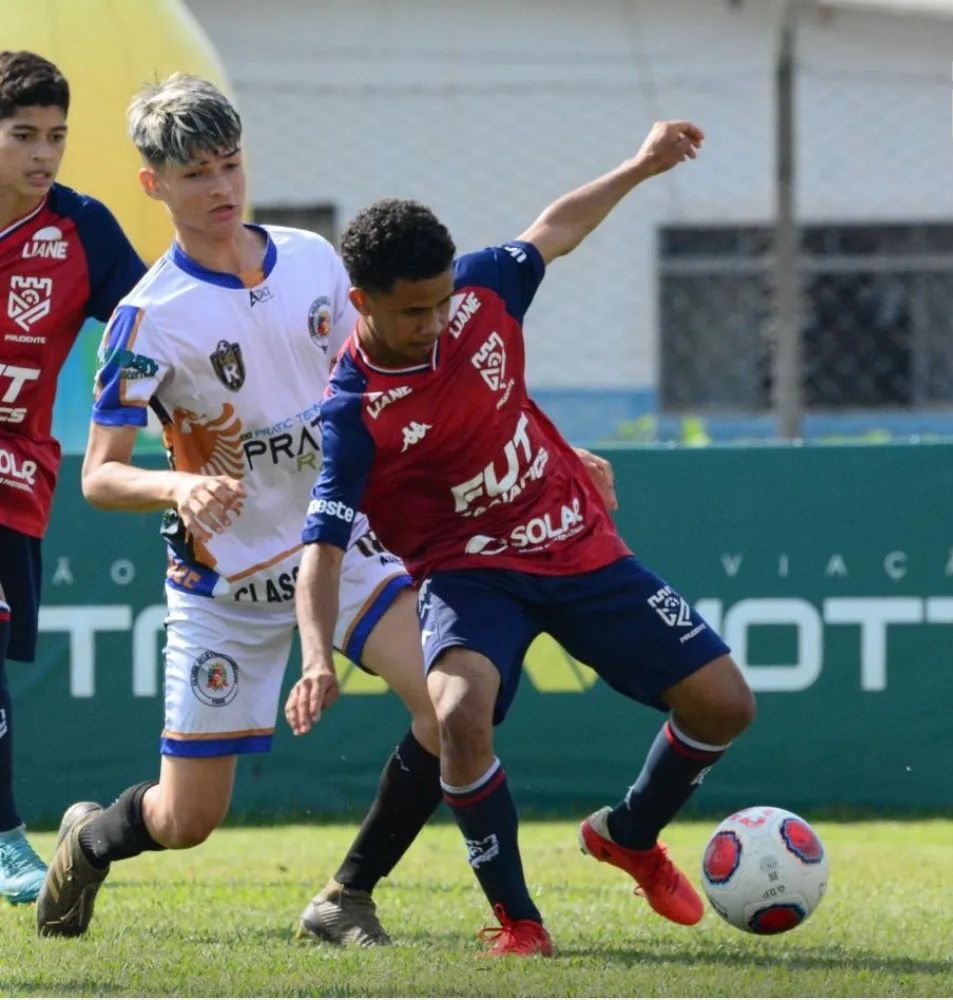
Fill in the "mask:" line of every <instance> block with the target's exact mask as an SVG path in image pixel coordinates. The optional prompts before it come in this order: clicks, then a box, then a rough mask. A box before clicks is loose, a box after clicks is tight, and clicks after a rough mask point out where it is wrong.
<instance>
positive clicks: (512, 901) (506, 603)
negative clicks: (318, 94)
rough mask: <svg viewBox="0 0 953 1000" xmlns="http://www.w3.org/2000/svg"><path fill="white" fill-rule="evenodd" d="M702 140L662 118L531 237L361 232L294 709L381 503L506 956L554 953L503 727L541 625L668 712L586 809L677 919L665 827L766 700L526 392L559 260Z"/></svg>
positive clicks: (684, 125)
mask: <svg viewBox="0 0 953 1000" xmlns="http://www.w3.org/2000/svg"><path fill="white" fill-rule="evenodd" d="M701 142H702V133H701V132H700V131H699V130H698V129H697V128H696V127H695V126H694V125H692V124H691V123H689V122H685V121H672V122H660V123H657V124H656V125H655V126H653V128H652V130H651V131H650V132H649V134H648V136H647V137H646V139H645V141H644V143H643V144H642V147H641V148H640V150H639V152H638V153H637V154H636V156H634V157H633V158H632V159H630V160H627V161H625V162H624V163H623V164H622V165H620V166H619V167H618V168H617V169H615V170H613V171H611V172H609V173H607V174H605V175H603V176H602V177H599V178H597V179H595V180H593V181H592V182H590V183H589V184H586V185H584V186H583V187H581V188H578V189H577V190H574V191H571V192H570V193H568V194H566V195H564V196H563V197H561V198H559V199H558V200H557V201H555V202H554V203H553V204H552V205H550V206H549V207H548V208H547V209H546V210H545V211H544V212H543V213H542V215H541V216H540V217H539V218H538V219H537V220H536V221H535V222H534V223H533V224H532V225H531V226H530V227H529V229H528V230H526V232H524V233H523V235H522V236H521V237H520V238H519V239H518V240H515V241H513V242H512V243H509V244H506V245H504V246H498V247H492V248H490V249H487V250H483V251H480V252H477V253H472V254H468V255H466V256H463V257H460V258H459V259H457V260H456V261H454V260H453V256H454V252H455V249H454V245H453V242H452V240H451V238H450V235H449V233H448V232H447V230H446V229H445V228H444V227H443V226H442V225H441V224H440V223H439V221H438V220H437V219H436V218H435V217H434V216H433V214H432V213H431V212H430V211H429V210H428V209H426V208H425V207H423V206H422V205H419V204H417V203H415V202H407V201H394V200H390V201H384V202H378V203H376V204H375V205H372V206H371V207H370V208H369V209H366V210H365V211H364V212H362V213H360V214H359V215H358V216H357V218H356V219H355V220H354V221H353V222H352V223H351V224H350V225H349V227H348V229H347V230H346V232H345V234H344V237H343V240H342V256H343V258H344V262H345V265H346V267H347V269H348V272H349V275H350V278H351V282H352V285H353V286H354V287H352V289H351V301H352V302H353V303H354V305H355V307H356V308H357V310H358V312H359V313H360V319H359V321H358V324H357V328H356V330H355V332H354V334H352V336H351V338H350V339H349V341H348V342H347V343H346V345H345V347H344V348H343V349H342V352H341V355H340V357H339V360H338V363H337V366H336V368H335V371H334V374H333V376H332V378H331V382H330V384H329V388H328V393H327V395H326V398H325V401H324V404H323V406H322V419H323V441H324V456H325V457H324V466H323V469H322V471H321V474H320V476H319V478H318V482H317V484H316V486H315V488H314V491H313V500H312V502H311V505H310V508H309V515H308V518H307V521H306V524H305V528H304V532H303V539H304V541H305V542H306V543H310V544H308V545H307V546H306V552H305V555H304V557H303V559H302V563H301V570H300V575H299V577H298V588H297V600H298V621H299V628H300V631H301V636H302V652H303V663H302V678H301V680H300V681H299V682H298V684H297V685H296V686H295V688H294V689H293V690H292V693H291V696H290V698H289V701H288V705H287V707H286V714H287V717H288V720H289V722H290V724H291V726H292V729H294V730H295V731H296V732H297V731H299V730H300V729H302V728H307V726H308V724H309V722H310V720H311V719H312V718H313V716H314V714H315V713H316V712H318V711H319V710H320V707H321V706H320V704H319V700H320V699H319V696H318V694H317V692H318V691H319V684H318V681H319V679H320V677H321V676H322V674H324V673H326V672H327V671H328V670H329V669H331V636H332V633H333V626H334V620H335V617H336V615H337V590H338V576H339V572H340V566H341V561H342V556H343V551H344V549H345V547H346V546H347V541H348V537H349V530H350V524H351V520H352V519H353V517H354V514H355V511H357V510H362V511H364V512H365V513H366V514H367V516H368V517H369V519H370V522H371V524H373V525H374V528H375V531H376V532H377V534H378V536H379V538H380V539H381V541H382V543H383V544H384V545H385V546H387V547H388V548H389V549H390V550H391V551H393V552H395V553H397V554H398V555H399V556H401V557H402V558H403V560H404V561H405V564H406V566H407V569H408V570H409V571H410V572H411V574H412V575H413V577H414V579H415V581H416V582H417V583H418V584H420V586H421V590H420V596H419V601H418V614H419V618H420V625H421V630H422V635H423V646H424V658H425V664H426V669H427V671H428V675H427V684H428V690H429V693H430V696H431V700H432V701H433V704H434V707H435V709H436V713H437V717H438V721H439V724H440V739H441V760H440V765H441V784H442V787H443V792H444V799H445V801H446V802H447V803H448V804H449V806H450V808H451V809H452V811H453V813H454V816H455V819H456V821H457V824H458V825H459V827H460V829H461V831H462V832H463V835H464V838H465V841H466V846H467V851H468V856H469V862H470V865H471V866H472V867H473V869H474V871H475V873H476V876H477V878H478V880H479V882H480V884H481V886H482V888H483V890H484V892H485V894H486V896H487V898H488V900H489V901H490V904H491V906H492V907H493V910H494V912H495V914H496V916H497V918H498V920H499V921H500V925H501V926H500V928H499V930H498V932H496V933H495V934H494V941H495V944H494V946H493V947H492V949H491V954H496V955H501V954H518V955H530V954H542V955H551V954H552V953H553V945H552V941H551V939H550V937H549V933H548V931H547V930H546V929H545V928H544V927H543V924H542V918H541V916H540V913H539V910H538V909H537V908H536V906H535V904H534V903H533V901H532V899H531V898H530V894H529V891H528V889H527V886H526V881H525V878H524V876H523V869H522V862H521V860H520V855H519V849H518V846H517V816H516V809H515V807H514V804H513V800H512V798H511V796H510V792H509V789H508V786H507V781H506V775H505V772H504V770H503V768H502V766H501V764H500V761H499V759H498V758H497V757H496V755H495V754H494V750H493V736H492V731H493V725H494V724H496V723H499V722H501V721H502V720H503V718H504V716H505V715H506V712H507V709H508V708H509V705H510V704H511V702H512V699H513V697H514V695H515V693H516V687H517V684H518V681H519V677H520V672H521V668H522V663H523V657H524V654H525V653H526V651H527V649H528V648H529V645H530V643H531V642H532V641H533V639H534V638H535V637H536V636H537V635H539V634H540V633H541V632H547V633H549V634H550V635H552V636H553V637H554V638H555V639H556V640H557V641H559V642H560V643H561V644H562V645H563V646H564V648H565V649H566V650H567V651H568V652H569V653H570V654H572V655H573V656H574V657H576V658H577V659H578V660H580V661H582V662H584V663H587V664H589V665H590V666H591V667H592V668H593V669H595V670H596V671H597V673H598V674H599V675H600V677H602V679H603V680H604V681H605V682H606V683H607V684H609V685H610V686H611V687H612V688H614V689H615V690H617V691H619V692H620V693H622V694H624V695H626V696H627V697H629V698H632V699H634V700H636V701H639V702H642V703H644V704H646V705H650V706H653V707H655V708H658V709H661V710H663V711H667V712H669V713H670V714H669V717H668V719H667V721H666V722H665V723H664V724H663V726H662V727H661V729H660V731H659V734H658V736H657V737H656V739H655V741H654V743H653V744H652V746H651V748H650V749H649V752H648V756H647V758H646V760H645V763H644V766H643V769H642V771H641V773H640V774H639V775H638V776H637V777H636V780H635V782H634V784H633V785H632V786H631V787H630V788H629V790H628V791H627V792H626V794H625V795H624V796H623V797H622V798H621V799H620V801H619V802H618V803H617V804H616V805H615V806H614V807H608V806H607V807H605V808H603V809H600V810H598V811H597V812H596V813H594V814H593V815H592V816H590V817H589V818H588V819H586V820H585V821H584V822H583V823H582V825H581V827H580V842H581V846H582V847H583V850H585V851H586V852H587V853H589V854H591V855H593V856H594V857H595V858H597V859H598V860H600V861H605V862H608V863H609V864H612V865H615V866H616V867H619V868H621V869H623V870H624V871H626V872H627V873H629V874H630V875H631V876H632V877H634V878H635V880H636V882H637V883H638V886H639V887H640V889H641V891H642V892H643V893H644V895H645V896H646V897H647V899H648V901H649V903H650V905H651V906H652V907H653V909H655V910H656V911H657V912H659V913H660V914H662V915H663V916H665V917H667V918H668V919H670V920H673V921H675V922H677V923H681V924H694V923H697V922H698V921H699V920H700V919H701V917H702V913H703V906H702V902H701V899H700V897H699V896H698V893H697V892H696V891H695V889H694V888H693V887H692V885H691V884H690V882H689V881H688V879H687V878H686V877H685V876H684V875H683V874H682V873H681V872H680V871H679V870H678V868H676V866H675V865H674V864H673V862H672V861H671V859H670V858H669V856H668V853H667V851H666V849H665V847H664V845H663V844H661V843H660V842H659V840H658V836H659V833H660V831H661V830H662V828H663V827H664V826H665V825H666V824H667V823H668V822H669V821H670V820H671V819H672V818H673V816H674V815H675V814H676V813H677V812H678V810H679V809H680V808H681V806H682V805H683V804H684V803H685V801H686V800H687V799H688V797H689V796H690V795H691V793H692V791H693V790H694V789H695V787H696V786H697V785H698V784H699V783H700V782H701V780H702V778H703V777H704V775H705V774H706V773H707V772H708V770H709V769H710V768H711V767H712V765H713V764H715V762H716V761H717V760H718V759H719V758H720V757H721V755H722V754H723V753H724V751H725V750H726V749H727V746H728V744H729V743H730V742H731V740H733V739H734V738H735V737H736V736H737V735H738V734H739V733H741V732H742V731H743V730H744V729H745V728H746V726H747V725H748V724H749V723H750V721H751V719H752V717H753V714H754V699H753V697H752V694H751V692H750V690H749V688H748V686H747V684H746V683H745V681H744V678H743V677H742V675H741V672H740V671H739V669H738V667H737V666H736V665H735V663H734V661H733V660H732V658H731V656H730V654H729V650H728V648H727V646H726V645H725V644H724V642H723V641H722V640H721V639H720V638H719V636H718V635H716V634H715V632H714V630H713V629H712V628H711V627H710V626H709V625H708V624H707V623H706V622H705V621H704V620H703V619H702V618H701V617H700V616H699V615H698V614H697V612H695V611H694V610H693V609H692V608H691V607H690V606H689V605H688V604H687V603H686V601H685V600H684V599H683V598H681V597H680V596H679V594H678V593H677V592H676V591H675V590H674V589H673V588H672V587H671V586H670V585H669V584H667V583H666V582H665V581H664V580H662V579H660V578H659V577H657V576H656V575H655V574H654V573H652V572H651V571H650V570H649V569H647V568H646V567H645V566H643V565H642V564H640V563H639V562H638V561H637V560H636V559H635V557H634V556H633V555H632V553H631V552H630V551H629V548H628V546H627V545H626V544H625V542H624V541H623V540H622V538H621V537H620V536H619V534H618V533H617V531H616V529H615V527H614V525H613V523H612V519H611V517H610V516H609V513H608V510H607V508H606V505H605V503H604V502H603V500H602V499H601V497H600V496H599V494H598V493H597V491H596V490H595V489H594V488H593V485H592V483H591V481H590V480H589V477H588V476H587V475H586V474H585V471H584V469H583V467H582V465H581V463H580V461H579V459H578V457H577V456H576V455H575V453H574V452H573V450H572V449H571V448H570V447H569V445H568V444H567V443H566V442H565V441H564V440H563V438H562V437H561V436H560V434H559V433H558V431H557V430H556V428H555V427H554V426H553V424H552V423H551V422H550V421H549V420H548V419H547V418H546V416H545V414H543V413H542V412H541V411H540V410H539V409H538V407H537V406H536V405H535V404H534V403H533V401H532V400H531V399H530V398H529V396H528V394H527V388H526V382H525V376H524V345H523V333H522V323H523V317H524V315H525V313H526V311H527V309H528V308H529V305H530V303H531V301H532V299H533V296H534V294H535V292H536V289H537V287H538V285H539V283H540V281H541V280H542V278H543V274H544V271H545V269H546V266H547V265H548V264H549V263H550V262H551V261H552V260H554V259H555V258H557V257H559V256H561V255H563V254H566V253H569V252H570V251H571V250H573V249H574V248H575V247H576V246H577V245H578V244H579V243H580V242H581V240H582V239H583V238H584V237H585V236H586V235H587V234H588V233H589V232H591V231H592V230H593V229H594V228H595V227H596V226H597V225H599V223H600V222H601V221H602V220H603V219H604V218H605V216H606V215H607V214H608V213H609V212H610V211H611V210H612V208H613V207H614V206H615V205H616V204H617V203H618V202H619V201H620V200H621V199H622V198H623V197H624V196H625V195H626V194H628V193H629V192H630V191H631V190H632V189H633V188H634V187H635V186H636V185H637V184H639V183H640V182H641V181H643V180H645V179H647V178H649V177H652V176H653V175H655V174H659V173H662V172H663V171H665V170H668V169H670V168H672V167H674V166H675V165H676V164H678V163H680V162H682V161H683V160H685V159H689V158H694V156H695V153H696V150H697V149H698V147H699V146H700V145H701ZM587 738H589V739H592V738H596V737H595V734H590V735H589V736H588V737H587Z"/></svg>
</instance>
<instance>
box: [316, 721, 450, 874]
mask: <svg viewBox="0 0 953 1000" xmlns="http://www.w3.org/2000/svg"><path fill="white" fill-rule="evenodd" d="M442 797H443V792H442V790H441V788H440V759H439V758H438V757H435V756H434V755H433V754H432V753H429V752H428V751H427V750H425V749H424V748H423V747H422V746H421V745H420V744H419V743H418V742H417V739H416V737H415V736H414V734H413V733H412V732H408V733H407V735H406V736H405V737H404V738H403V739H402V740H401V741H400V743H399V744H398V745H397V748H396V749H395V750H394V752H393V754H391V757H390V760H388V761H387V763H386V764H385V765H384V770H383V771H382V772H381V779H380V783H379V784H378V786H377V797H376V798H375V799H374V802H373V803H372V805H371V808H370V809H369V810H368V812H367V815H366V816H365V817H364V822H363V823H362V824H361V828H360V830H358V832H357V836H356V837H355V838H354V842H353V843H352V844H351V847H350V849H349V850H348V852H347V855H346V856H345V858H344V861H343V862H342V863H341V867H340V868H339V869H338V871H337V874H336V875H335V876H334V878H335V879H336V880H337V881H338V882H340V883H341V885H346V886H347V887H348V888H349V889H363V890H364V891H365V892H373V890H374V886H375V885H377V883H378V881H379V880H380V879H382V878H383V877H384V876H385V875H389V874H390V872H391V870H392V869H393V867H394V865H396V864H397V862H398V861H400V859H401V858H402V857H403V856H404V854H405V853H406V851H407V848H408V847H410V845H411V844H412V843H413V842H414V838H415V837H416V836H417V834H418V833H420V831H421V830H422V829H423V827H424V824H425V823H426V822H427V820H428V819H430V817H431V816H432V815H433V812H434V810H435V809H436V808H437V806H438V805H440V800H441V798H442Z"/></svg>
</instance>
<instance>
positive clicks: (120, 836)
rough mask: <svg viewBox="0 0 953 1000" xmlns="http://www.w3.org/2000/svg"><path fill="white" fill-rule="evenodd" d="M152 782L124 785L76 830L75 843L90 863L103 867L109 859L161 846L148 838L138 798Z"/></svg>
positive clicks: (121, 858)
mask: <svg viewBox="0 0 953 1000" xmlns="http://www.w3.org/2000/svg"><path fill="white" fill-rule="evenodd" d="M154 784H155V782H154V781H143V782H140V783H139V784H138V785H133V786H132V787H131V788H127V789H126V790H125V791H124V792H123V793H122V794H121V795H120V796H119V798H117V799H116V801H115V802H114V803H113V804H112V805H111V806H110V807H109V808H108V809H104V810H103V811H102V812H101V813H99V815H98V816H94V817H93V818H92V819H91V820H90V821H89V822H88V823H87V824H86V826H84V827H83V829H82V830H80V832H79V846H80V847H81V848H82V850H83V854H85V855H86V859H87V860H88V861H89V863H90V864H91V865H94V866H95V867H96V868H107V867H109V865H110V863H111V862H113V861H122V860H123V859H124V858H134V857H135V856H136V855H137V854H142V852H143V851H164V850H165V848H164V847H163V846H162V845H161V844H157V843H156V842H155V841H154V840H153V839H152V835H151V834H150V833H149V831H148V830H147V829H146V824H145V820H143V818H142V798H143V796H144V795H145V794H146V792H147V791H148V790H149V789H150V788H151V787H152V786H153V785H154Z"/></svg>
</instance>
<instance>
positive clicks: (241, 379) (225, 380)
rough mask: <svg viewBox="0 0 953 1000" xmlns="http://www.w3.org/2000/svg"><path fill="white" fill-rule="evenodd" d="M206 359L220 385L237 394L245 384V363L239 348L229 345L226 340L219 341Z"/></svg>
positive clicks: (235, 345) (236, 345)
mask: <svg viewBox="0 0 953 1000" xmlns="http://www.w3.org/2000/svg"><path fill="white" fill-rule="evenodd" d="M208 357H209V361H211V362H212V367H213V368H214V369H215V374H216V375H217V376H218V377H219V378H220V379H221V381H222V385H224V386H225V388H226V389H231V390H232V392H238V390H239V389H241V387H242V386H243V385H244V384H245V362H244V360H243V358H242V349H241V347H240V346H239V345H238V344H230V343H229V342H228V341H227V340H220V341H219V342H218V345H217V346H216V348H215V350H214V351H212V353H211V354H210V355H209V356H208Z"/></svg>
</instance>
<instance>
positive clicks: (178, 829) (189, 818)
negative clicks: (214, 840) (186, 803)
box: [156, 807, 225, 851]
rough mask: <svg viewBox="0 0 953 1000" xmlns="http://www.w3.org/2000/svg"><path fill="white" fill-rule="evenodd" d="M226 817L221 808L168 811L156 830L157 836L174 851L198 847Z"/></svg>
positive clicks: (165, 845) (164, 845)
mask: <svg viewBox="0 0 953 1000" xmlns="http://www.w3.org/2000/svg"><path fill="white" fill-rule="evenodd" d="M224 818H225V817H224V816H223V815H222V814H221V812H220V811H219V810H209V809H202V808H194V807H193V808H179V809H176V810H173V811H171V812H167V813H166V814H165V815H164V816H163V817H162V821H161V826H160V828H159V829H158V830H157V831H156V832H157V833H158V834H159V836H158V837H157V838H156V839H157V840H159V842H160V843H161V844H162V845H163V847H168V848H169V849H170V850H173V851H182V850H185V849H186V848H189V847H198V845H199V844H202V843H204V842H205V841H206V840H208V838H209V836H210V835H211V833H212V831H213V830H215V829H216V827H218V826H219V824H220V823H221V822H222V820H223V819H224Z"/></svg>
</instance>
